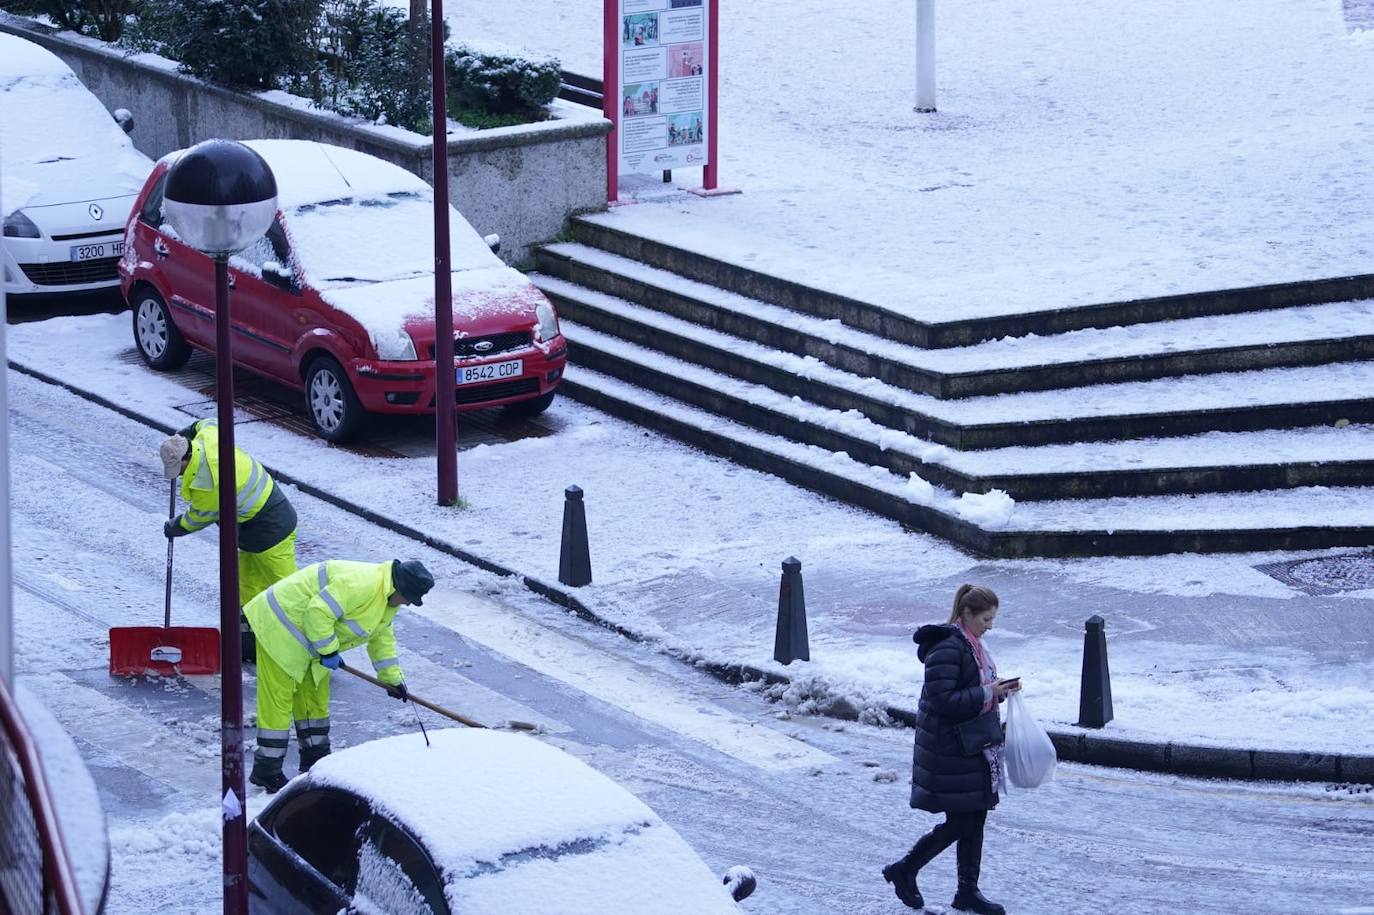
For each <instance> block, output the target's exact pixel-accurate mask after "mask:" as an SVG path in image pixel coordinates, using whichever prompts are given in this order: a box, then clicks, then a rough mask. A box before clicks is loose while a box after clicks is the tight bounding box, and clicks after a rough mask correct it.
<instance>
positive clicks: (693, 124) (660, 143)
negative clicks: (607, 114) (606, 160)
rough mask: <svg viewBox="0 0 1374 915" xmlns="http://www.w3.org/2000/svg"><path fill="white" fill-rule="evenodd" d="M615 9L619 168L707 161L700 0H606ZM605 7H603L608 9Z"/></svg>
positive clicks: (706, 33) (653, 168) (705, 10)
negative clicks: (617, 37)
mask: <svg viewBox="0 0 1374 915" xmlns="http://www.w3.org/2000/svg"><path fill="white" fill-rule="evenodd" d="M612 2H614V3H616V4H618V10H619V16H618V18H617V23H618V26H619V33H620V34H619V39H620V41H619V58H620V67H619V79H618V82H619V85H618V86H617V87H616V91H618V92H619V100H620V101H619V106H618V111H619V115H620V117H619V124H618V130H617V135H618V144H619V158H620V171H621V173H622V174H624V173H636V172H640V173H647V172H659V171H664V170H667V169H674V168H689V167H690V168H700V167H701V166H704V165H706V164H707V163H706V153H707V131H708V130H709V129H710V117H709V114H710V112H709V110H708V108H707V104H708V101H709V98H710V94H709V93H708V92H707V85H708V84H707V80H708V79H710V78H711V74H710V73H709V72H708V66H709V64H708V51H709V50H710V48H709V46H708V42H709V39H710V30H709V29H708V28H707V21H706V17H707V15H708V14H709V6H708V4H707V3H705V2H704V0H612ZM608 12H609V10H608Z"/></svg>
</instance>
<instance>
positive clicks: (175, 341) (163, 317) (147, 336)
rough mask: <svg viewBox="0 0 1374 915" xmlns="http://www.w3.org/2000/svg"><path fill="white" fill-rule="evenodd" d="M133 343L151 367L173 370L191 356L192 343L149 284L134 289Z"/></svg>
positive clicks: (165, 370) (159, 369)
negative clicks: (174, 321) (178, 328)
mask: <svg viewBox="0 0 1374 915" xmlns="http://www.w3.org/2000/svg"><path fill="white" fill-rule="evenodd" d="M130 304H132V305H133V316H134V343H135V344H137V345H138V354H139V355H140V356H142V357H143V361H144V362H146V363H148V365H149V366H151V367H152V368H155V369H157V370H158V371H162V372H172V371H176V370H177V369H179V368H181V367H182V366H183V365H185V364H186V361H187V360H188V359H190V358H191V346H190V344H189V343H187V342H186V338H185V337H183V336H182V335H181V331H179V330H177V326H176V325H175V324H173V323H172V316H171V314H170V313H169V312H168V311H167V304H166V303H165V302H163V301H162V296H160V295H158V294H157V293H156V292H154V291H153V290H152V288H150V287H148V286H139V287H138V288H137V289H136V290H134V295H133V301H132V302H131V303H130Z"/></svg>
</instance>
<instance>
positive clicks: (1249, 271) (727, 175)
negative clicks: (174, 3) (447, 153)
mask: <svg viewBox="0 0 1374 915" xmlns="http://www.w3.org/2000/svg"><path fill="white" fill-rule="evenodd" d="M397 2H399V0H397ZM600 10H601V8H600V4H582V5H577V4H567V3H564V2H561V0H529V2H525V3H520V4H468V5H464V6H461V7H459V8H457V9H455V10H454V11H453V12H452V13H451V14H450V16H449V19H450V23H451V25H452V28H453V31H454V34H455V35H461V36H462V37H463V38H465V39H467V40H479V41H480V40H484V39H491V40H497V41H501V42H506V43H514V44H525V45H528V46H530V47H533V48H536V49H537V50H540V51H545V52H550V53H553V54H555V55H558V56H559V57H560V58H561V59H562V60H563V63H564V66H565V67H566V68H567V69H570V70H574V71H577V72H581V73H586V74H589V75H594V76H599V75H600V72H601V69H600V67H601V53H600V50H599V42H600V36H601V22H600V16H601V11H600ZM721 17H722V21H721V43H720V54H721V62H720V78H721V86H720V99H721V102H720V104H721V113H720V116H721V124H720V130H719V136H720V180H721V183H722V184H723V185H728V186H732V187H738V188H741V189H742V190H743V191H744V193H743V194H742V195H739V196H734V197H723V198H716V199H710V200H701V199H698V198H696V197H692V196H690V195H688V194H686V193H666V194H665V192H664V185H663V184H662V183H661V182H660V181H659V179H658V176H657V175H651V176H634V177H629V178H627V179H626V181H625V182H624V184H623V187H622V199H624V198H631V199H633V198H635V197H636V196H638V197H641V198H642V199H643V200H645V201H646V202H644V203H641V204H639V205H633V206H623V207H618V208H616V209H615V210H614V211H612V212H610V213H607V214H605V215H603V216H599V217H596V218H597V219H598V220H601V221H605V222H606V223H608V224H611V225H613V226H615V227H616V228H619V229H623V230H626V231H631V232H636V233H641V234H643V235H646V236H648V237H651V238H655V239H662V240H664V241H668V242H671V243H673V244H677V245H681V246H684V247H687V248H690V249H693V250H696V251H699V252H701V253H704V254H708V255H711V256H714V257H718V258H721V259H723V260H726V261H731V262H735V263H739V264H742V265H745V266H748V267H751V268H753V269H756V270H761V271H764V272H767V273H773V274H777V275H780V276H785V277H787V278H789V279H792V280H796V281H798V282H801V283H805V284H807V285H811V286H815V287H818V288H823V289H827V290H830V291H833V292H836V293H840V294H844V295H849V296H852V297H855V298H858V299H862V300H865V301H870V302H873V303H875V304H880V305H884V306H887V307H890V308H894V309H898V310H904V311H908V312H910V313H912V314H917V315H922V314H923V315H944V316H947V315H949V314H950V313H952V312H953V313H959V314H964V315H968V316H974V315H989V314H1001V313H1008V312H1016V311H1020V310H1026V309H1037V308H1046V307H1058V306H1066V305H1075V304H1088V303H1095V302H1104V301H1117V300H1124V299H1134V298H1140V297H1147V296H1154V295H1163V294H1169V293H1176V292H1189V291H1199V290H1208V289H1224V288H1233V287H1240V286H1252V285H1258V284H1264V283H1273V282H1281V281H1291V280H1298V279H1313V278H1318V277H1329V276H1344V275H1352V274H1359V273H1366V272H1369V271H1370V270H1371V269H1372V268H1371V265H1374V213H1371V211H1370V209H1369V207H1367V206H1366V205H1365V200H1366V198H1367V196H1368V195H1367V193H1366V191H1367V176H1368V175H1369V174H1370V172H1371V170H1374V118H1371V117H1370V115H1371V113H1374V97H1371V95H1370V94H1369V92H1368V91H1367V90H1368V86H1369V85H1370V84H1371V83H1374V28H1371V21H1374V20H1371V19H1370V17H1369V15H1368V5H1367V4H1364V3H1361V2H1357V0H1346V2H1345V3H1344V4H1342V3H1339V2H1336V0H1292V2H1285V3H1274V2H1272V0H1231V2H1226V3H1197V2H1194V0H1161V2H1156V3H1151V4H1113V3H1089V4H1084V3H1082V2H1079V0H1044V2H1037V3H1023V2H1012V3H1006V2H993V0H973V2H967V3H949V4H942V5H941V6H940V7H939V15H938V20H937V47H938V58H937V67H938V81H939V96H938V104H939V108H940V110H939V112H938V113H937V114H934V115H921V114H916V113H914V112H913V111H912V105H913V101H914V98H913V97H914V85H913V84H914V64H913V49H914V40H915V39H914V35H915V25H914V16H913V13H912V4H911V3H910V2H909V0H877V2H874V3H868V4H863V5H861V6H856V7H852V8H850V7H844V8H840V7H836V6H835V5H834V4H828V3H819V2H815V0H805V2H800V3H798V2H795V0H789V2H787V3H782V2H776V0H763V2H756V3H748V4H723V5H722V12H721ZM551 26H553V27H551ZM674 177H675V179H676V184H677V185H678V186H680V187H683V188H685V187H690V186H692V185H693V184H695V183H699V180H700V179H699V173H698V172H696V171H695V170H690V169H688V170H683V171H680V172H677V173H675V175H674Z"/></svg>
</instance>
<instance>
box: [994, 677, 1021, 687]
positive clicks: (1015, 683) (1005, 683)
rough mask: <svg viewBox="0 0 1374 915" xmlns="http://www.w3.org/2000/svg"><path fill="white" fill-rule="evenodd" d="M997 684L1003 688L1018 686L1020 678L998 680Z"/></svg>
mask: <svg viewBox="0 0 1374 915" xmlns="http://www.w3.org/2000/svg"><path fill="white" fill-rule="evenodd" d="M997 682H999V683H1001V684H1002V685H1003V686H1020V685H1021V678H1020V677H1006V678H1004V679H1001V680H998V681H997Z"/></svg>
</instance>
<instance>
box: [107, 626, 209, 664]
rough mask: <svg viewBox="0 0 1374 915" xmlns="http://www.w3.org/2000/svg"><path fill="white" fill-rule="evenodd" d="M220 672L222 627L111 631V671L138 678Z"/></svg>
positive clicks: (130, 628) (148, 628) (122, 628)
mask: <svg viewBox="0 0 1374 915" xmlns="http://www.w3.org/2000/svg"><path fill="white" fill-rule="evenodd" d="M217 673H219V630H218V629H210V628H207V627H203V626H165V627H164V626H121V627H119V628H117V629H111V630H110V674H111V675H112V676H117V677H137V676H141V675H146V674H158V675H159V676H163V677H175V676H177V675H183V676H188V675H196V674H217Z"/></svg>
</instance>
